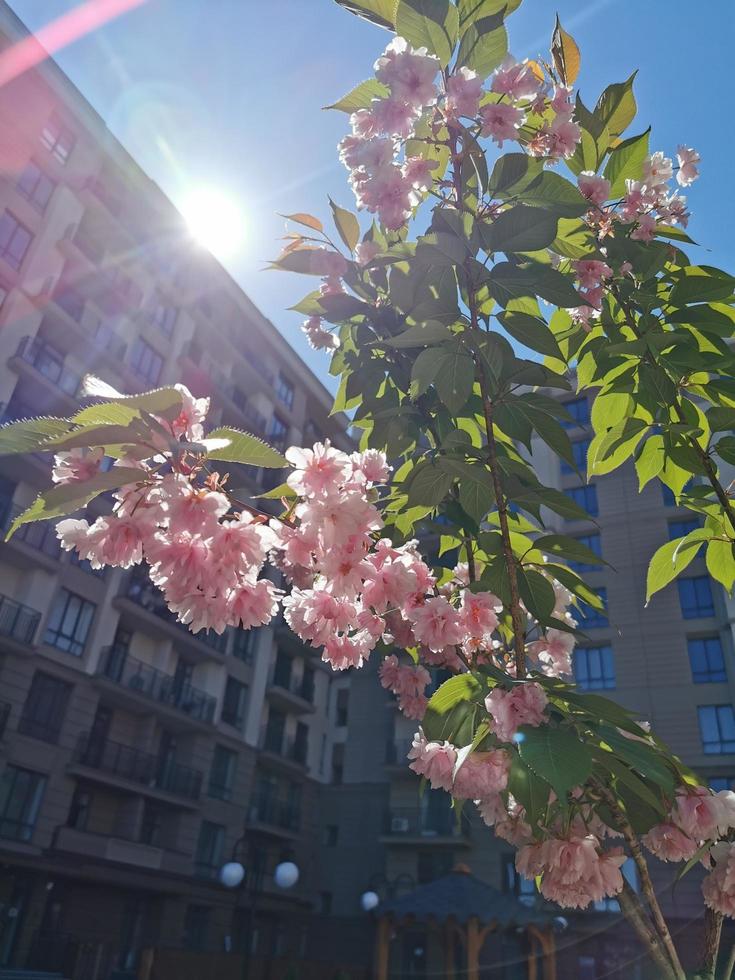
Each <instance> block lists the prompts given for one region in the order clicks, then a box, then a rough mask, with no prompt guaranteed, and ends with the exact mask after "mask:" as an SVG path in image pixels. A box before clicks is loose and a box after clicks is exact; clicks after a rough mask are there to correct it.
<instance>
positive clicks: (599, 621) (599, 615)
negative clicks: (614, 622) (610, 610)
mask: <svg viewBox="0 0 735 980" xmlns="http://www.w3.org/2000/svg"><path fill="white" fill-rule="evenodd" d="M594 591H595V592H596V593H597V595H598V596H599V597H600V599H602V601H603V603H604V604H605V605H607V589H605V588H599V589H595V590H594ZM574 618H575V619H576V620H578V621H579V628H580V629H581V630H589V629H602V628H603V627H605V626H607V625H608V619H607V614H606V613H605V612H604V611H603V610H602V609H595V608H594V607H593V606H589V605H587V603H586V602H583V603H582V605H581V607H580V608H579V609H578V610H577V612H576V613H575V614H574Z"/></svg>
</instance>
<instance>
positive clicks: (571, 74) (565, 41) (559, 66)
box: [551, 14, 580, 85]
mask: <svg viewBox="0 0 735 980" xmlns="http://www.w3.org/2000/svg"><path fill="white" fill-rule="evenodd" d="M551 57H552V59H553V61H554V67H555V68H556V71H557V74H558V75H559V78H560V79H561V80H562V83H563V84H564V85H574V83H575V81H576V80H577V75H578V74H579V66H580V55H579V48H578V47H577V42H576V41H575V40H574V38H573V37H572V35H571V34H567V32H566V31H565V30H564V28H563V27H562V26H561V23H560V22H559V15H558V14H557V17H556V26H555V27H554V33H553V34H552V36H551Z"/></svg>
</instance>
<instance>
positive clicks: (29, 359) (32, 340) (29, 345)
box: [15, 337, 82, 414]
mask: <svg viewBox="0 0 735 980" xmlns="http://www.w3.org/2000/svg"><path fill="white" fill-rule="evenodd" d="M15 356H16V357H17V358H19V359H20V360H22V361H25V362H26V364H30V365H32V366H33V367H34V368H35V369H36V370H37V371H38V372H39V374H42V375H43V376H44V378H46V379H47V380H48V381H50V382H51V383H52V384H54V385H56V387H57V388H59V389H60V390H61V391H63V392H64V393H65V394H67V395H72V396H73V395H76V393H77V391H78V390H79V385H80V384H81V381H82V378H81V375H79V374H76V372H74V371H70V370H69V369H68V368H67V367H64V355H63V354H61V353H60V352H59V351H58V350H56V348H55V347H52V346H51V344H47V343H46V342H45V341H44V340H41V339H40V338H39V337H22V338H21V341H20V343H19V344H18V349H17V351H16V352H15ZM36 414H38V413H36Z"/></svg>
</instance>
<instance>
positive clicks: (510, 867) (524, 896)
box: [502, 854, 536, 905]
mask: <svg viewBox="0 0 735 980" xmlns="http://www.w3.org/2000/svg"><path fill="white" fill-rule="evenodd" d="M502 861H503V869H504V874H503V883H504V885H505V891H506V892H510V894H511V895H515V896H516V898H517V899H518V901H519V902H520V903H521V905H535V904H536V882H535V881H534V880H533V879H528V878H524V877H523V875H522V874H519V873H518V872H517V871H516V866H515V858H514V857H513V855H512V854H503V856H502Z"/></svg>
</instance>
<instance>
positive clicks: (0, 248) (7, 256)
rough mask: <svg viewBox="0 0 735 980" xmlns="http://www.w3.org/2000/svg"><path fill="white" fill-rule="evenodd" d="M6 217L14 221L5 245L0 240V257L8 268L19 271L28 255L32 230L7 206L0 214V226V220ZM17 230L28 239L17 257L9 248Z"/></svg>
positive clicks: (31, 240)
mask: <svg viewBox="0 0 735 980" xmlns="http://www.w3.org/2000/svg"><path fill="white" fill-rule="evenodd" d="M6 217H7V218H8V219H9V220H10V221H11V222H14V224H15V227H14V228H13V230H12V231H11V232H10V234H9V235H8V240H7V245H3V244H2V242H1V241H0V258H1V259H2V260H3V261H4V262H6V263H7V264H8V265H9V266H10V268H11V269H13V270H14V271H15V272H20V270H21V268H22V267H23V263H24V262H25V260H26V258H27V256H28V251H29V249H30V247H31V245H32V244H33V241H34V235H33V232H32V231H31V230H30V228H28V227H27V226H26V225H25V224H23V222H22V221H20V220H19V219H18V218H16V216H15V215H14V214H13V212H12V211H11V210H10V209H9V208H5V210H4V211H3V213H2V214H0V228H1V227H2V222H3V220H4V219H5V218H6ZM19 231H22V232H24V233H25V234H26V235H27V236H28V241H27V242H26V243H25V245H24V246H23V248H22V254H21V255H20V256H19V257H18V256H16V254H15V253H14V251H12V250H11V245H12V243H13V240H14V238H15V236H16V235H17V234H18V232H19ZM11 260H12V261H11ZM16 262H17V264H16Z"/></svg>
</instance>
